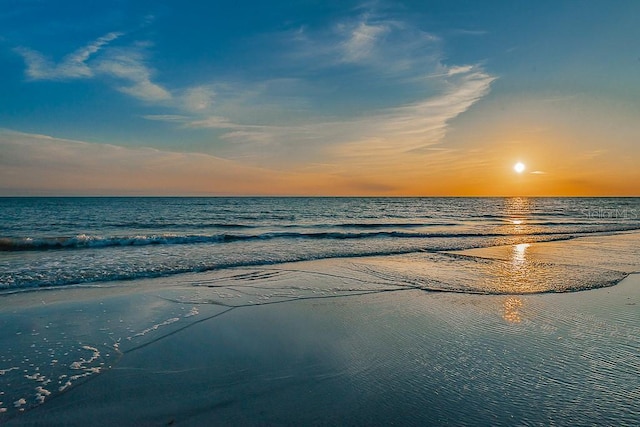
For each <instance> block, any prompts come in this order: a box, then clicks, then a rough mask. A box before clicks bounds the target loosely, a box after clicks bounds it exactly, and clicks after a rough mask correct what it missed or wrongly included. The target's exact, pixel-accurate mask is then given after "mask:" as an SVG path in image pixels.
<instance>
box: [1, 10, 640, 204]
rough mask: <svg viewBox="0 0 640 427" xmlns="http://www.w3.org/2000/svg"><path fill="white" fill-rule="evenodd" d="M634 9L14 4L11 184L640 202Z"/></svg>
mask: <svg viewBox="0 0 640 427" xmlns="http://www.w3.org/2000/svg"><path fill="white" fill-rule="evenodd" d="M638 16H640V2H639V1H635V0H617V1H615V2H612V1H595V0H584V1H561V0H555V1H548V0H537V1H512V0H511V1H508V0H504V1H490V0H489V1H483V2H478V1H462V0H444V1H440V0H438V1H432V0H425V1H364V2H362V1H349V0H346V1H328V0H299V1H295V2H292V1H282V0H271V1H268V2H258V1H240V0H233V1H227V0H216V1H188V2H185V1H170V0H154V1H149V0H136V1H125V0H123V1H102V2H87V1H75V0H73V1H72V0H60V1H56V2H51V1H45V0H0V195H4V196H10V195H338V196H347V195H363V196H405V195H410V196H618V195H621V196H624V195H627V196H639V195H640V184H638V183H640V167H639V165H638V163H639V162H638V161H639V160H640V120H639V119H638V118H639V117H640V44H639V43H638V40H640V25H638V24H637V17H638ZM518 162H522V163H523V164H524V165H525V170H524V171H523V172H522V173H517V172H516V171H514V165H515V164H516V163H518Z"/></svg>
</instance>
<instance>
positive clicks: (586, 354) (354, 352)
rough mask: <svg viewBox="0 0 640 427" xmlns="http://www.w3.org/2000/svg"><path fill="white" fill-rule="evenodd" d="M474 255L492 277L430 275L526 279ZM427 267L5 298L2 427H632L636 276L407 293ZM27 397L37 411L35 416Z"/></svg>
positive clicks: (232, 276) (626, 263)
mask: <svg viewBox="0 0 640 427" xmlns="http://www.w3.org/2000/svg"><path fill="white" fill-rule="evenodd" d="M592 240H593V239H592ZM624 241H625V238H622V239H619V240H618V241H617V243H616V244H615V245H613V244H612V247H614V246H615V247H617V248H618V250H619V251H622V252H624V251H625V250H626V246H625V244H623V243H621V242H624ZM632 242H633V239H632ZM554 245H556V244H555V243H553V242H551V243H537V244H531V245H530V246H528V247H527V248H525V254H526V257H527V260H526V261H527V262H531V263H533V264H522V265H523V266H524V267H523V268H524V269H525V270H527V269H529V268H532V266H536V268H538V270H535V273H536V274H538V275H540V274H543V275H542V276H538V277H545V278H547V279H548V278H554V277H560V276H559V275H549V274H548V271H549V270H548V269H546V268H547V267H548V264H549V259H550V257H556V259H558V257H560V258H562V259H563V260H565V261H567V260H569V261H571V262H573V263H574V264H575V260H576V259H578V260H580V259H582V261H583V264H593V263H594V262H593V260H592V259H591V258H589V257H588V256H587V255H588V254H590V253H591V252H590V251H592V250H594V247H595V248H596V249H598V248H599V249H602V248H603V246H602V243H601V242H599V241H596V242H593V241H587V242H584V241H583V242H581V243H579V244H578V243H576V244H574V246H575V247H573V248H570V249H571V250H567V248H566V246H565V248H564V249H565V250H561V249H559V248H556V247H555V246H554ZM471 251H476V253H474V256H479V255H483V256H487V257H490V262H489V264H486V265H489V267H488V268H484V267H478V265H480V266H482V265H485V264H483V263H484V261H482V262H481V264H478V265H475V266H471V267H470V268H469V270H468V271H467V270H465V269H464V268H463V269H459V268H458V267H459V265H458V264H456V262H455V261H451V260H455V259H457V258H456V257H453V258H450V260H449V262H450V263H452V264H451V265H449V266H447V264H446V263H444V261H443V260H436V265H440V266H441V267H440V268H439V270H447V269H449V270H447V271H448V272H447V273H446V274H453V276H452V277H457V278H460V277H467V276H461V274H465V275H470V276H469V279H468V280H469V281H477V280H484V279H486V277H488V276H486V274H489V273H495V272H496V271H500V269H502V268H504V267H505V266H509V265H510V266H511V267H510V271H511V270H514V269H515V267H516V264H513V263H514V260H515V261H518V262H519V261H522V260H519V259H516V258H517V256H520V255H521V251H520V250H519V249H517V248H515V247H493V248H483V249H477V250H475V249H474V250H471ZM483 251H484V252H483ZM481 252H482V254H480V253H481ZM421 255H424V254H421ZM455 255H459V254H455ZM514 257H515V258H514ZM447 259H449V258H447ZM383 261H384V262H383ZM427 261H428V260H427ZM427 261H425V258H420V257H419V256H418V257H417V258H416V257H414V258H411V257H409V258H407V257H406V256H397V257H394V259H393V260H389V259H385V260H381V259H379V258H375V257H372V258H370V259H362V258H360V259H357V260H349V261H346V260H335V259H334V260H319V261H308V262H303V263H291V264H280V265H277V266H268V267H269V268H261V267H255V268H236V269H229V270H224V271H219V272H209V273H199V274H185V275H181V276H180V277H175V276H173V277H166V278H157V279H146V280H141V281H138V282H137V283H136V282H128V283H126V284H119V285H114V286H113V287H100V288H91V287H78V288H75V289H56V290H53V291H51V292H46V293H41V294H38V293H37V292H35V293H27V294H21V295H19V294H13V295H6V296H3V297H2V300H3V301H11V302H12V304H11V307H5V308H3V309H1V311H2V313H3V315H4V319H5V327H4V328H3V331H2V333H0V344H1V345H3V348H7V349H9V350H8V354H7V355H5V356H3V359H2V360H0V362H2V364H1V365H0V371H2V376H0V380H2V381H4V382H6V381H9V378H11V381H12V384H13V385H12V388H11V389H9V388H2V389H0V391H2V392H3V393H4V395H0V401H2V402H4V403H3V404H2V406H0V407H2V408H6V409H7V412H4V413H0V421H2V422H3V423H4V422H6V423H7V424H8V425H45V424H46V425H49V424H52V423H53V424H73V425H75V424H86V423H89V422H95V420H96V419H98V420H101V424H103V425H106V424H113V423H117V424H125V425H132V424H137V423H146V424H151V425H167V424H182V425H198V424H202V423H206V422H217V423H221V424H248V425H259V424H300V423H302V424H335V423H348V424H355V425H365V424H371V423H392V422H401V423H405V424H411V425H417V424H424V423H430V424H475V423H479V424H482V423H490V424H493V425H512V424H513V423H545V424H549V423H556V424H568V423H569V421H571V422H572V423H577V424H580V423H594V422H596V423H599V422H601V423H604V424H611V423H614V424H620V423H628V424H633V423H636V422H638V421H640V413H638V411H637V409H635V408H636V406H635V404H634V402H637V400H638V399H640V395H638V393H640V380H638V379H637V375H636V373H637V372H638V371H639V370H640V356H638V355H639V354H640V316H638V311H637V305H638V303H640V274H636V273H634V272H628V273H625V275H627V277H626V278H624V279H623V280H621V281H620V282H619V283H617V284H616V285H615V286H611V287H604V288H597V289H590V290H585V291H581V292H564V293H552V292H551V293H549V292H547V293H525V294H499V295H486V294H485V295H476V294H465V293H456V292H446V291H445V292H430V291H429V289H428V286H427V285H428V284H429V283H426V282H423V283H419V282H417V280H419V279H420V280H427V279H425V276H424V275H423V273H424V272H425V271H426V272H428V273H430V274H433V271H432V270H433V268H434V267H433V265H431V264H429V263H428V262H427ZM438 262H440V264H437V263H438ZM617 263H618V265H619V266H622V267H625V268H626V269H627V270H628V269H629V268H630V266H632V263H631V259H627V260H625V259H619V260H617ZM419 266H422V267H421V268H422V269H423V270H424V271H420V269H419V268H418V267H419ZM496 266H497V268H498V269H497V270H496ZM541 266H542V267H541ZM574 267H575V268H578V270H572V271H575V272H586V273H590V272H591V271H592V270H582V268H583V267H581V266H577V267H576V266H575V265H574V266H573V267H572V268H574ZM593 267H594V266H593V265H591V266H590V268H593ZM540 268H542V269H540ZM598 268H599V267H597V266H596V269H598ZM523 271H524V270H523ZM478 272H479V273H478ZM586 273H585V274H586ZM438 274H445V273H442V272H439V273H438ZM474 274H476V276H474ZM477 274H480V276H478V275H477ZM545 274H546V276H545ZM510 277H511V278H514V277H515V278H520V279H521V280H524V281H525V282H526V283H529V282H528V280H529V279H531V277H529V276H526V275H525V276H517V275H516V276H510ZM585 277H586V276H585ZM429 280H434V279H433V277H431V278H430V279H429ZM580 280H581V279H580ZM416 283H419V284H420V286H416ZM500 283H502V282H500ZM132 284H135V286H131V285H132ZM71 312H72V313H74V315H73V316H69V313H71ZM65 353H66V354H67V355H66V356H65ZM9 359H11V360H9ZM19 359H22V360H19ZM25 359H26V361H25ZM53 360H55V361H56V362H55V363H53V362H52V361H53ZM14 367H17V369H18V370H7V369H12V368H14ZM36 368H37V369H36ZM85 374H86V375H85ZM74 376H77V377H76V378H75V379H73V380H71V379H70V378H73V377H74ZM14 381H20V382H21V384H22V385H21V386H20V387H15V384H14V383H13V382H14ZM67 382H70V384H69V385H68V386H67V387H65V388H64V389H62V391H60V390H58V388H59V387H63V386H66V384H67ZM0 384H1V383H0ZM38 387H39V388H38ZM43 390H44V391H43ZM38 393H39V394H38ZM47 393H50V394H47ZM36 394H37V395H38V396H40V397H39V399H40V400H42V401H43V402H44V403H43V404H41V405H37V406H33V407H30V405H32V404H33V403H30V402H33V400H32V399H34V397H36V398H37V396H36ZM20 399H24V400H25V403H24V404H20V405H18V404H19V403H20ZM597 402H599V403H597ZM594 405H595V406H594ZM20 408H23V409H25V411H24V412H23V413H19V409H20ZM9 411H11V413H9ZM3 415H4V417H3Z"/></svg>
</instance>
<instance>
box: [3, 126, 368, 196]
mask: <svg viewBox="0 0 640 427" xmlns="http://www.w3.org/2000/svg"><path fill="white" fill-rule="evenodd" d="M0 152H1V153H2V156H0V194H23V195H24V194H54V195H59V194H209V195H228V194H234V195H238V194H246V195H256V194H270V195H274V194H282V195H296V194H340V193H343V194H359V193H362V192H363V191H368V192H369V193H370V192H372V191H373V190H370V189H371V188H375V186H376V184H375V183H372V182H368V181H365V180H362V179H345V178H341V177H331V176H326V175H324V176H323V175H321V174H317V173H313V172H305V173H296V172H281V171H275V170H269V169H265V168H259V167H252V166H247V165H243V164H241V163H239V162H234V161H230V160H226V159H222V158H219V157H216V156H212V155H207V154H198V153H183V152H178V151H166V150H158V149H155V148H146V147H138V148H130V147H122V146H117V145H111V144H94V143H87V142H83V141H74V140H68V139H60V138H54V137H51V136H47V135H37V134H27V133H21V132H14V131H9V130H6V129H0Z"/></svg>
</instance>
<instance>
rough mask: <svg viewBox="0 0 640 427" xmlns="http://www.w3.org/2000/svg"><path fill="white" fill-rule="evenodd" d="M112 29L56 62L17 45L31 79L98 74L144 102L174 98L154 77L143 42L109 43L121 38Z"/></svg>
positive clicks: (70, 77) (58, 78)
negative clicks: (137, 43) (122, 44)
mask: <svg viewBox="0 0 640 427" xmlns="http://www.w3.org/2000/svg"><path fill="white" fill-rule="evenodd" d="M123 35H124V34H123V33H120V32H111V33H108V34H106V35H104V36H102V37H99V38H98V39H96V40H94V41H93V42H91V43H89V44H87V45H86V46H83V47H82V48H80V49H78V50H76V51H74V52H72V53H70V54H68V55H66V56H65V57H64V58H63V59H62V60H61V61H59V62H54V61H52V60H51V59H49V58H47V57H46V56H45V55H44V54H42V53H40V52H37V51H35V50H33V49H30V48H27V47H17V48H16V49H15V52H16V53H18V54H20V55H21V56H22V57H23V59H24V61H25V63H26V66H27V68H26V71H25V74H26V75H27V77H28V78H29V79H31V80H71V79H87V78H95V77H98V76H102V77H108V78H111V79H113V80H114V81H115V82H116V89H117V90H119V91H121V92H123V93H126V94H127V95H130V96H133V97H134V98H138V99H141V100H144V101H161V100H167V99H170V98H171V94H170V93H169V91H167V90H166V89H165V88H163V87H162V86H160V85H159V84H157V83H154V82H153V81H152V79H151V76H152V71H151V69H150V68H149V67H148V66H147V65H146V64H145V58H144V56H145V55H144V48H145V45H144V44H139V45H133V46H130V47H126V48H122V47H120V48H119V47H112V46H108V45H109V43H111V42H112V41H114V40H116V39H118V38H120V37H122V36H123Z"/></svg>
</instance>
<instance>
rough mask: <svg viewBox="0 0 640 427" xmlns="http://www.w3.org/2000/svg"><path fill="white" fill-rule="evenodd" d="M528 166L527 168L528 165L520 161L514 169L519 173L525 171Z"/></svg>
mask: <svg viewBox="0 0 640 427" xmlns="http://www.w3.org/2000/svg"><path fill="white" fill-rule="evenodd" d="M526 168H527V167H526V166H525V165H524V163H522V162H518V163H516V164H515V165H513V170H514V171H516V172H518V173H522V172H524V170H525V169H526Z"/></svg>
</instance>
